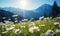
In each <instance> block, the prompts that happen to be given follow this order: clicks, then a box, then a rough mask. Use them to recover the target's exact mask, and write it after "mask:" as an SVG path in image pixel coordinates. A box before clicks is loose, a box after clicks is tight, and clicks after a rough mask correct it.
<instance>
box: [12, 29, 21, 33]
mask: <svg viewBox="0 0 60 36" xmlns="http://www.w3.org/2000/svg"><path fill="white" fill-rule="evenodd" d="M13 32H14V33H16V34H20V33H21V30H20V29H14V30H13Z"/></svg>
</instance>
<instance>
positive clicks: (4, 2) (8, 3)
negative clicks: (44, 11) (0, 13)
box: [0, 0, 60, 10]
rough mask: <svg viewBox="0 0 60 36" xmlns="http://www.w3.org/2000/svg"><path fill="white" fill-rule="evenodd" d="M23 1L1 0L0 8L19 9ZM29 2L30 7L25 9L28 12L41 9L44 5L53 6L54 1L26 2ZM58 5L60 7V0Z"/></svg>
mask: <svg viewBox="0 0 60 36" xmlns="http://www.w3.org/2000/svg"><path fill="white" fill-rule="evenodd" d="M20 1H21V0H0V7H17V8H19V7H18V5H20V3H19V2H20ZM26 1H28V4H29V6H28V7H26V8H25V9H28V10H33V9H36V8H37V7H40V6H41V5H43V4H50V5H52V4H53V2H54V0H26ZM56 1H57V4H58V5H59V6H60V2H59V1H60V0H56Z"/></svg>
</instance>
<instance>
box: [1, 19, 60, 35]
mask: <svg viewBox="0 0 60 36" xmlns="http://www.w3.org/2000/svg"><path fill="white" fill-rule="evenodd" d="M2 24H4V23H1V25H0V35H1V36H50V35H51V33H52V34H53V35H54V36H60V34H59V33H60V19H56V18H54V19H49V20H47V19H46V20H44V19H43V20H40V19H39V20H36V21H25V22H20V23H16V24H14V23H13V24H12V22H10V23H9V24H6V23H5V25H2ZM2 26H3V27H2ZM7 28H8V29H7ZM46 33H48V34H47V35H46Z"/></svg>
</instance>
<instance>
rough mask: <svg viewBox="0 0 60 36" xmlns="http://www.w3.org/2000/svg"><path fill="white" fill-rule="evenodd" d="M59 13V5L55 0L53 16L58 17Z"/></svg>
mask: <svg viewBox="0 0 60 36" xmlns="http://www.w3.org/2000/svg"><path fill="white" fill-rule="evenodd" d="M58 13H59V7H58V6H57V3H56V1H54V4H53V7H52V13H51V16H52V18H55V17H57V15H58Z"/></svg>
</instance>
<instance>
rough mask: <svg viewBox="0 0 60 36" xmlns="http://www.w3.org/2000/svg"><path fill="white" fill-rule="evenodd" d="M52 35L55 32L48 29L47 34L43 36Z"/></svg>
mask: <svg viewBox="0 0 60 36" xmlns="http://www.w3.org/2000/svg"><path fill="white" fill-rule="evenodd" d="M53 35H55V32H54V31H52V30H50V29H49V30H47V32H46V33H45V36H53Z"/></svg>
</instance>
